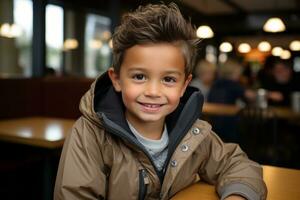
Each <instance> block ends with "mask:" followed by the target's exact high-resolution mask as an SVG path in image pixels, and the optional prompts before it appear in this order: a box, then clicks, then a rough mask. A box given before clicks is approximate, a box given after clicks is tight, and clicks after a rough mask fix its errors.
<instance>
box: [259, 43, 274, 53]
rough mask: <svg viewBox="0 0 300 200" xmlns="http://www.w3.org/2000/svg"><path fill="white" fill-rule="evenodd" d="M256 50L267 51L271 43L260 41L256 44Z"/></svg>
mask: <svg viewBox="0 0 300 200" xmlns="http://www.w3.org/2000/svg"><path fill="white" fill-rule="evenodd" d="M258 50H260V51H262V52H267V51H270V50H271V45H270V43H269V42H267V41H262V42H260V43H259V44H258Z"/></svg>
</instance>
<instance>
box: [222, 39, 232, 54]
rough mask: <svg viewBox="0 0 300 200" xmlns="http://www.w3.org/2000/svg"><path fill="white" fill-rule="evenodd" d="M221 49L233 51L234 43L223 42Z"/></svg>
mask: <svg viewBox="0 0 300 200" xmlns="http://www.w3.org/2000/svg"><path fill="white" fill-rule="evenodd" d="M219 49H220V51H222V52H225V53H227V52H231V51H232V45H231V44H230V43H229V42H223V43H222V44H221V45H220V47H219Z"/></svg>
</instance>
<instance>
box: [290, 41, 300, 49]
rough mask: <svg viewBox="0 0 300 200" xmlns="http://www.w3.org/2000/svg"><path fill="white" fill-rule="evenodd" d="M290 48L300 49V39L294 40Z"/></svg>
mask: <svg viewBox="0 0 300 200" xmlns="http://www.w3.org/2000/svg"><path fill="white" fill-rule="evenodd" d="M290 49H291V50H292V51H300V41H299V40H294V41H292V42H291V44H290Z"/></svg>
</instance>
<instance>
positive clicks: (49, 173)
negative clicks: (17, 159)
mask: <svg viewBox="0 0 300 200" xmlns="http://www.w3.org/2000/svg"><path fill="white" fill-rule="evenodd" d="M74 122H75V120H69V119H59V118H47V117H28V118H20V119H10V120H0V141H5V142H10V143H15V144H25V145H30V146H33V147H37V149H36V150H37V151H38V152H40V153H42V154H43V156H42V161H43V174H42V176H43V177H42V180H43V183H42V188H43V198H42V199H43V200H51V199H52V194H53V188H54V181H55V177H56V170H57V169H56V167H57V166H54V165H53V164H52V158H53V155H57V151H58V152H59V153H60V150H61V148H62V146H63V142H64V140H65V138H66V136H67V135H68V134H69V133H70V132H71V129H72V126H73V124H74ZM41 148H42V149H41ZM25 198H26V197H25Z"/></svg>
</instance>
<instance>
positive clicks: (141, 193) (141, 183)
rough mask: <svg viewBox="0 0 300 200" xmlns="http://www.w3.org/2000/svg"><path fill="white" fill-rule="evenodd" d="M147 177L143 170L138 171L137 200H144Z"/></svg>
mask: <svg viewBox="0 0 300 200" xmlns="http://www.w3.org/2000/svg"><path fill="white" fill-rule="evenodd" d="M148 184H149V177H148V175H147V172H146V170H145V169H141V170H139V198H138V199H139V200H144V199H145V197H146V194H147V189H148Z"/></svg>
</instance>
